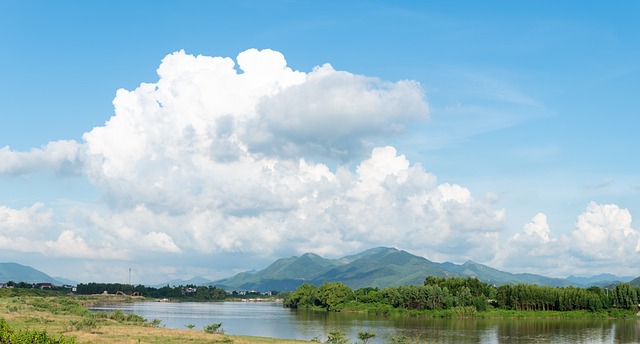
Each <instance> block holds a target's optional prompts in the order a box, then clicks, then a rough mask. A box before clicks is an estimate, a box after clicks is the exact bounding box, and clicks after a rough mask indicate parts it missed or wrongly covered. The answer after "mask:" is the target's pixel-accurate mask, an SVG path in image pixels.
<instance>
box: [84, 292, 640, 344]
mask: <svg viewBox="0 0 640 344" xmlns="http://www.w3.org/2000/svg"><path fill="white" fill-rule="evenodd" d="M92 309H93V310H96V311H100V310H102V311H113V310H121V311H122V312H124V313H135V314H138V315H141V316H143V317H145V318H147V319H160V320H162V324H163V325H165V326H166V327H170V328H182V329H184V328H185V326H186V325H187V324H194V325H195V328H196V329H202V328H203V327H204V325H207V324H211V323H214V322H216V323H217V322H222V323H223V328H224V329H225V331H226V333H228V334H238V335H251V336H262V337H276V338H294V339H305V340H310V339H312V338H322V339H326V336H327V335H328V334H329V333H330V332H334V331H342V332H344V333H345V334H347V336H348V337H349V338H350V339H351V341H352V342H355V341H356V338H357V334H358V332H359V331H366V332H373V333H376V335H377V337H376V338H374V339H372V340H370V341H369V343H387V342H389V338H397V337H399V336H404V337H406V338H408V339H409V340H410V341H411V342H428V343H487V344H489V343H490V344H494V343H495V344H498V343H499V344H511V343H589V344H591V343H638V342H639V338H640V336H639V333H640V332H639V321H638V320H637V319H626V320H625V319H622V320H606V319H439V318H416V317H409V316H388V317H383V316H374V315H368V314H362V313H333V312H316V311H307V310H290V309H286V308H282V305H281V304H279V303H240V302H223V303H191V302H185V303H157V302H141V303H131V304H110V305H102V306H98V307H94V308H92Z"/></svg>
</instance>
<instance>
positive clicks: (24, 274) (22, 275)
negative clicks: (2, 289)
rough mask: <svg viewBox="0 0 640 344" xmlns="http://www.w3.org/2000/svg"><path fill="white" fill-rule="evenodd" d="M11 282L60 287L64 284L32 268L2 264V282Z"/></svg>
mask: <svg viewBox="0 0 640 344" xmlns="http://www.w3.org/2000/svg"><path fill="white" fill-rule="evenodd" d="M9 281H14V282H16V283H18V282H25V283H52V284H53V285H58V286H59V285H63V284H64V283H61V282H60V281H58V280H56V279H55V278H53V277H51V276H49V275H47V274H45V273H44V272H42V271H38V270H36V269H34V268H32V267H30V266H26V265H20V264H17V263H0V282H2V283H7V282H9Z"/></svg>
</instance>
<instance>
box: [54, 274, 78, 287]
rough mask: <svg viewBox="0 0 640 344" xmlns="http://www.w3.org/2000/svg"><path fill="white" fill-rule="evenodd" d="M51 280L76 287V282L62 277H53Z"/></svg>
mask: <svg viewBox="0 0 640 344" xmlns="http://www.w3.org/2000/svg"><path fill="white" fill-rule="evenodd" d="M53 279H55V280H56V281H58V282H60V283H61V284H62V285H78V282H77V281H74V280H70V279H67V278H64V277H58V276H55V277H53ZM56 285H57V284H56Z"/></svg>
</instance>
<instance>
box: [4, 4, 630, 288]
mask: <svg viewBox="0 0 640 344" xmlns="http://www.w3.org/2000/svg"><path fill="white" fill-rule="evenodd" d="M638 17H640V3H639V2H637V1H618V2H615V3H604V2H589V1H587V2H585V1H564V2H557V1H518V2H513V1H494V2H489V3H487V2H477V1H460V2H455V3H454V2H444V1H420V2H416V1H348V2H346V1H322V2H320V1H316V2H312V1H269V2H265V1H137V2H130V1H90V2H87V1H60V2H49V1H13V0H7V1H2V2H0V47H2V48H1V53H0V76H1V77H0V261H4V262H17V263H20V264H24V265H29V266H33V267H35V268H37V269H39V270H42V271H44V272H46V273H48V274H50V275H52V276H59V277H65V278H70V279H73V280H76V281H80V282H90V281H94V282H128V278H129V276H128V269H129V268H130V269H131V271H132V274H131V282H132V283H136V284H137V283H143V284H154V283H163V282H165V281H169V280H172V279H176V278H182V279H189V278H191V277H194V276H202V277H205V278H209V279H212V280H214V279H219V278H224V277H229V276H231V275H233V274H235V273H238V272H241V271H247V270H252V269H262V268H264V267H266V266H267V265H268V264H269V263H271V262H272V261H273V260H275V259H277V258H281V257H288V256H292V255H300V254H303V253H306V252H313V253H317V254H320V255H322V256H324V257H327V258H337V257H341V256H344V255H347V254H353V253H356V252H359V251H362V250H365V249H368V248H372V247H377V246H388V247H395V248H398V249H402V250H406V251H408V252H410V253H413V254H416V255H420V256H423V257H425V258H427V259H429V260H432V261H436V262H445V261H451V262H455V263H463V262H465V261H467V260H473V261H475V262H478V263H483V264H487V265H489V266H492V267H494V268H498V269H502V270H505V271H509V272H514V273H520V272H531V273H539V274H543V275H546V276H551V277H566V276H569V275H576V276H593V275H597V274H600V273H614V274H617V275H620V276H639V275H640V225H638V223H637V220H636V222H634V221H633V220H634V216H636V217H637V216H640V197H639V196H640V174H639V173H638V172H640V159H638V157H637V152H638V151H640V139H639V138H638V128H640V113H639V111H638V104H637V102H638V99H639V98H638V96H639V93H640V24H639V23H638V21H637V18H638Z"/></svg>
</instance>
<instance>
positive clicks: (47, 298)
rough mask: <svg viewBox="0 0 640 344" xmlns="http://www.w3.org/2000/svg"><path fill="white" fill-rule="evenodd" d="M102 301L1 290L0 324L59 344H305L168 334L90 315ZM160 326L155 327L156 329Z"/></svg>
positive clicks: (148, 324)
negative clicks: (67, 342) (65, 340)
mask: <svg viewBox="0 0 640 344" xmlns="http://www.w3.org/2000/svg"><path fill="white" fill-rule="evenodd" d="M100 301H104V296H87V297H79V296H66V295H64V296H63V295H55V294H53V293H46V292H42V291H39V290H33V291H31V290H30V289H26V290H19V291H17V290H11V289H1V290H0V318H2V319H4V320H5V321H6V322H7V324H8V325H9V326H10V328H11V329H12V330H13V331H31V330H36V331H46V333H47V335H49V336H51V337H54V338H59V337H60V336H64V337H73V338H75V341H76V342H77V343H105V344H106V343H238V344H244V343H291V344H293V343H308V342H305V341H296V340H283V339H274V338H260V337H247V336H231V335H226V334H222V333H206V332H204V331H203V330H202V329H192V330H188V329H184V330H181V329H167V328H163V327H160V326H161V324H159V323H158V322H154V321H153V319H150V320H151V321H145V319H142V318H141V317H139V316H136V315H125V314H123V313H121V312H114V313H104V312H103V313H92V312H90V311H89V310H87V309H86V308H85V306H86V305H90V304H94V303H96V302H100ZM108 301H110V302H113V301H121V302H130V301H131V299H130V298H128V297H124V296H117V297H116V296H110V297H109V300H108ZM158 325H160V326H158Z"/></svg>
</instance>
